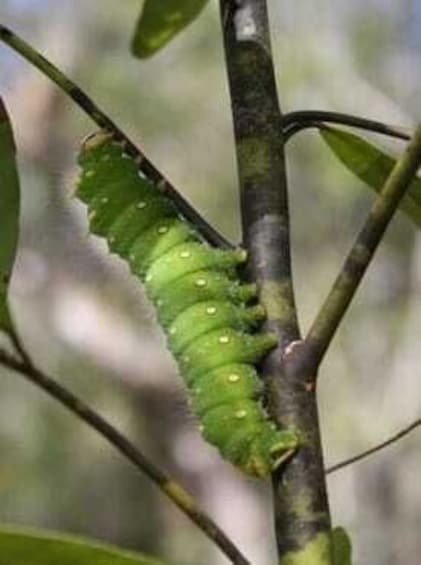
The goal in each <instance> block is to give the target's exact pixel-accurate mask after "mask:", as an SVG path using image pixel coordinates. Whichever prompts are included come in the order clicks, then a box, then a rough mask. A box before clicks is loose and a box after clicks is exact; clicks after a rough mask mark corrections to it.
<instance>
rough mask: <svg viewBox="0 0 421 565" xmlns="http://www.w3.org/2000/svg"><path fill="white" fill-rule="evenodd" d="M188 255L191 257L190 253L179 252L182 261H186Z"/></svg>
mask: <svg viewBox="0 0 421 565" xmlns="http://www.w3.org/2000/svg"><path fill="white" fill-rule="evenodd" d="M190 255H191V253H190V251H181V253H180V257H181V258H182V259H188V258H189V257H190Z"/></svg>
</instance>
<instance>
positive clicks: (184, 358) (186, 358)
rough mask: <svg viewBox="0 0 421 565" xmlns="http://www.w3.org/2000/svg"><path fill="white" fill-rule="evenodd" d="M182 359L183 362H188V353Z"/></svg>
mask: <svg viewBox="0 0 421 565" xmlns="http://www.w3.org/2000/svg"><path fill="white" fill-rule="evenodd" d="M183 361H184V363H188V362H189V361H190V357H189V356H188V355H184V357H183Z"/></svg>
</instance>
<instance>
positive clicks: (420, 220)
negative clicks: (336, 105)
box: [320, 127, 421, 228]
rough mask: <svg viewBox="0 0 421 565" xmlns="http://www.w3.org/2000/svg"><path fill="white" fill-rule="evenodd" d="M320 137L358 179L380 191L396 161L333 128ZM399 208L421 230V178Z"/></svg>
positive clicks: (375, 148)
mask: <svg viewBox="0 0 421 565" xmlns="http://www.w3.org/2000/svg"><path fill="white" fill-rule="evenodd" d="M320 134H321V136H322V138H323V139H324V140H325V142H326V143H327V144H328V146H329V147H330V149H331V150H332V151H333V153H334V154H335V155H336V157H338V159H339V160H340V161H342V163H343V164H344V165H345V166H346V167H347V168H348V169H349V170H350V171H351V172H352V173H354V174H355V175H356V176H357V177H358V178H359V179H361V180H362V181H363V182H365V183H366V184H368V185H369V186H370V187H371V188H373V189H374V190H375V191H376V192H379V191H380V190H381V188H382V186H383V184H384V182H385V181H386V179H387V177H388V176H389V174H390V172H391V171H392V169H393V167H394V165H395V163H396V160H395V159H394V158H393V157H390V156H389V155H387V154H386V153H384V152H383V151H381V150H380V149H378V148H377V147H376V146H375V145H373V144H372V143H369V142H368V141H366V140H365V139H363V138H361V137H359V136H357V135H355V134H353V133H350V132H348V131H344V130H340V129H337V128H332V127H326V128H325V127H323V129H321V130H320ZM399 208H400V209H401V210H403V211H404V212H405V213H406V214H407V216H409V218H411V220H412V221H413V222H415V224H416V225H417V226H418V227H419V228H421V178H420V177H416V178H415V179H414V180H413V182H412V183H411V185H410V187H409V188H408V191H407V193H406V194H405V196H404V197H403V199H402V201H401V203H400V205H399Z"/></svg>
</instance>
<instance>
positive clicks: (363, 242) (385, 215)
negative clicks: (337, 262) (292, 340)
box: [304, 126, 421, 367]
mask: <svg viewBox="0 0 421 565" xmlns="http://www.w3.org/2000/svg"><path fill="white" fill-rule="evenodd" d="M420 163H421V126H418V127H417V129H416V130H415V133H414V135H413V137H412V140H411V142H410V143H409V145H408V147H407V149H406V151H405V152H404V154H403V155H402V156H401V158H400V159H399V160H398V161H397V163H396V165H395V167H394V168H393V170H392V172H391V174H390V175H389V177H388V178H387V180H386V182H385V184H384V186H383V188H382V190H381V192H380V194H378V196H377V197H376V199H375V201H374V203H373V206H372V208H371V210H370V213H369V215H368V218H367V220H366V222H365V224H364V226H363V228H362V229H361V231H360V233H359V234H358V236H357V238H356V240H355V243H354V245H353V247H352V249H351V251H350V252H349V254H348V257H347V258H346V260H345V262H344V264H343V266H342V269H341V272H340V273H339V275H338V277H337V278H336V281H335V283H334V284H333V287H332V289H331V291H330V293H329V295H328V296H327V298H326V300H325V302H324V304H323V305H322V307H321V309H320V311H319V313H318V315H317V316H316V319H315V321H314V322H313V325H312V326H311V328H310V330H309V332H308V334H307V336H306V338H305V342H304V345H305V350H306V357H307V359H308V362H309V363H310V365H312V366H313V367H319V365H320V362H321V361H322V359H323V357H324V354H325V352H326V349H327V348H328V346H329V344H330V342H331V340H332V338H333V336H334V335H335V333H336V330H337V328H338V326H339V324H340V322H341V320H342V318H343V317H344V315H345V312H346V311H347V309H348V306H349V304H350V302H351V300H352V298H353V297H354V295H355V292H356V290H357V288H358V286H359V284H360V282H361V279H362V278H363V276H364V273H365V272H366V270H367V267H368V266H369V264H370V262H371V260H372V258H373V255H374V253H375V251H376V249H377V246H378V244H379V243H380V241H381V239H382V237H383V235H384V233H385V231H386V228H387V226H388V225H389V222H390V220H391V219H392V217H393V214H394V212H395V211H396V209H397V207H398V205H399V202H400V200H401V199H402V197H403V196H404V194H405V191H406V189H407V188H408V186H409V184H410V182H411V181H412V179H413V178H414V176H415V175H416V172H417V169H418V167H419V166H420Z"/></svg>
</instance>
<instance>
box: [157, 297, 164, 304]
mask: <svg viewBox="0 0 421 565" xmlns="http://www.w3.org/2000/svg"><path fill="white" fill-rule="evenodd" d="M163 304H164V301H163V300H162V298H159V299H158V300H157V301H156V305H157V306H162V305H163Z"/></svg>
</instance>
